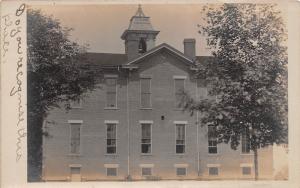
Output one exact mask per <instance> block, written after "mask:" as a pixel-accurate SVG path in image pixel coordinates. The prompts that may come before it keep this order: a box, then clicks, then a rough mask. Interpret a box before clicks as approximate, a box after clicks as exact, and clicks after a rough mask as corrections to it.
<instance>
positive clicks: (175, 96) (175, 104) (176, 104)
mask: <svg viewBox="0 0 300 188" xmlns="http://www.w3.org/2000/svg"><path fill="white" fill-rule="evenodd" d="M186 79H187V76H173V80H174V81H173V84H174V85H173V95H174V108H175V109H177V110H178V109H181V108H180V107H179V106H178V103H177V91H176V80H183V91H185V88H186V85H185V84H186V83H185V82H186Z"/></svg>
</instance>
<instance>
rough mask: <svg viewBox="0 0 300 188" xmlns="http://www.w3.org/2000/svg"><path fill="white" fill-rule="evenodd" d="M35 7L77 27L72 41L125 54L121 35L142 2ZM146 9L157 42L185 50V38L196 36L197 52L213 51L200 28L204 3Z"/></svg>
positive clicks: (99, 50)
mask: <svg viewBox="0 0 300 188" xmlns="http://www.w3.org/2000/svg"><path fill="white" fill-rule="evenodd" d="M33 8H35V9H41V10H42V12H43V13H45V14H46V15H52V16H53V17H54V18H56V19H58V20H59V21H60V22H61V24H62V26H65V27H69V28H73V29H74V31H72V33H71V34H72V35H71V40H74V41H76V42H78V43H79V44H85V43H87V44H89V50H88V51H90V52H104V53H125V48H124V41H123V40H122V39H121V38H120V37H121V35H122V33H123V32H124V31H125V30H126V29H127V28H128V26H129V21H130V18H131V17H132V16H133V15H134V14H135V12H136V10H137V8H138V5H134V4H131V5H47V6H45V5H39V6H37V5H36V6H34V7H33ZM142 9H143V11H144V13H145V15H146V16H149V17H150V20H151V23H152V25H153V27H154V29H155V30H159V31H160V33H159V34H158V36H157V38H156V45H159V44H161V43H168V44H169V45H171V46H173V47H175V48H176V49H178V50H180V51H183V40H184V38H195V39H196V54H197V55H209V54H210V51H209V50H208V47H207V46H206V41H205V38H204V37H203V36H202V35H200V34H199V33H198V30H199V28H198V27H197V24H199V23H200V22H201V10H202V5H199V4H184V5H174V4H173V5H161V4H160V5H142Z"/></svg>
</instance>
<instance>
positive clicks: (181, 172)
mask: <svg viewBox="0 0 300 188" xmlns="http://www.w3.org/2000/svg"><path fill="white" fill-rule="evenodd" d="M176 175H177V176H186V168H184V167H179V168H176Z"/></svg>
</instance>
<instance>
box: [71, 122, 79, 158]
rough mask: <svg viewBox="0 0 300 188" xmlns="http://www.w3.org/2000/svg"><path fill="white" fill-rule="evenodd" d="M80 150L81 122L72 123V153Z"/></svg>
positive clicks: (77, 152)
mask: <svg viewBox="0 0 300 188" xmlns="http://www.w3.org/2000/svg"><path fill="white" fill-rule="evenodd" d="M79 152H80V124H71V153H73V154H79Z"/></svg>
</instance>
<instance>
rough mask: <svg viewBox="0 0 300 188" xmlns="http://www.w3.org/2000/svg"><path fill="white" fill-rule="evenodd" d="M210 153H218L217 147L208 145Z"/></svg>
mask: <svg viewBox="0 0 300 188" xmlns="http://www.w3.org/2000/svg"><path fill="white" fill-rule="evenodd" d="M208 153H218V149H217V147H208Z"/></svg>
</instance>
